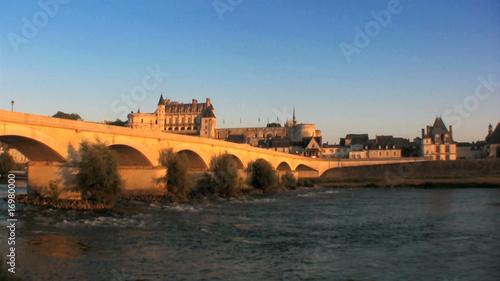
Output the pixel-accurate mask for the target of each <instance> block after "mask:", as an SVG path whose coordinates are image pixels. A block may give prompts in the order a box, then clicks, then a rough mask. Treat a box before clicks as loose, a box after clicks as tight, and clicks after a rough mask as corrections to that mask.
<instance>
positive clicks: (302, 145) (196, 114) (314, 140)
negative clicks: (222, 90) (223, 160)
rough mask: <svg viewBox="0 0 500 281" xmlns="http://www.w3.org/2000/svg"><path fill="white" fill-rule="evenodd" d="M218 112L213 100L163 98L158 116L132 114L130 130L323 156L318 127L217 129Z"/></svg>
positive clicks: (274, 125)
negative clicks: (172, 134) (216, 113)
mask: <svg viewBox="0 0 500 281" xmlns="http://www.w3.org/2000/svg"><path fill="white" fill-rule="evenodd" d="M214 112H215V109H214V107H213V105H212V103H211V101H210V99H209V98H207V99H206V101H205V103H198V101H197V100H196V99H193V100H192V102H191V103H187V104H185V103H180V102H177V101H171V100H170V99H165V98H164V97H163V94H162V95H161V96H160V100H159V101H158V105H157V109H156V111H155V112H154V113H141V111H140V110H137V112H136V113H134V112H131V113H130V114H129V115H128V121H127V124H126V126H128V127H131V128H134V129H142V130H157V131H163V132H168V133H175V134H186V135H193V136H200V137H206V138H215V139H223V140H226V141H230V142H235V143H245V144H249V145H252V146H258V147H261V148H266V149H271V150H274V151H281V152H287V153H293V154H298V155H304V156H310V157H320V156H321V140H322V135H321V130H316V126H315V125H314V124H302V123H299V122H297V120H296V119H295V109H294V111H293V120H292V121H287V122H286V123H285V124H284V126H281V124H278V123H271V124H267V126H266V127H251V128H222V129H217V128H216V127H217V118H216V116H215V113H214Z"/></svg>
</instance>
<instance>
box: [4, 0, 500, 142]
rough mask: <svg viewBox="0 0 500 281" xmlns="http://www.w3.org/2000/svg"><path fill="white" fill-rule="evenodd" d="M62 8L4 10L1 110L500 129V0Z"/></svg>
mask: <svg viewBox="0 0 500 281" xmlns="http://www.w3.org/2000/svg"><path fill="white" fill-rule="evenodd" d="M55 1H56V0H42V1H40V2H39V1H14V0H4V1H1V2H0V35H1V37H0V38H1V39H0V46H1V49H0V52H1V53H0V54H1V56H0V108H1V109H10V101H11V100H15V107H14V110H16V111H21V112H28V113H34V114H41V115H52V114H54V113H55V112H57V111H58V110H61V111H65V112H75V113H79V114H80V115H81V116H82V117H83V118H84V119H85V120H87V121H97V122H100V121H102V120H104V119H106V120H115V119H116V118H122V119H123V118H124V114H125V112H128V111H130V110H134V111H136V110H137V108H136V105H137V107H140V109H141V111H142V112H153V111H154V110H155V108H156V103H157V101H158V98H159V95H160V93H161V92H163V94H164V96H166V97H168V98H170V99H172V100H178V101H181V102H190V101H191V99H192V98H197V99H198V100H204V99H205V98H206V97H209V98H211V100H212V102H213V104H214V106H215V109H216V115H217V117H218V126H219V127H230V126H235V127H236V126H238V127H240V126H241V127H247V126H258V125H262V126H264V125H265V122H266V121H267V120H268V119H269V120H271V121H276V120H277V118H280V122H284V121H285V120H283V119H286V118H287V117H288V118H291V114H292V108H293V107H294V106H295V108H296V112H297V119H298V120H299V121H301V122H304V123H315V124H316V126H317V128H319V129H321V130H322V131H323V136H324V141H325V142H326V141H329V142H330V143H333V142H338V140H339V138H340V137H343V136H345V135H346V134H348V133H369V134H370V137H375V135H383V134H385V135H389V134H391V135H395V136H402V137H407V138H411V139H413V138H414V137H417V136H419V135H420V129H421V128H423V127H425V126H426V125H432V123H433V121H434V118H435V116H440V115H442V116H443V119H444V121H445V123H447V124H452V125H454V135H455V139H456V140H458V141H473V140H477V139H483V138H484V136H485V134H486V127H487V125H488V124H489V123H490V122H491V123H493V124H496V123H497V122H499V121H500V86H499V84H498V83H499V81H500V1H497V0H492V1H465V0H463V1H456V0H454V1H422V0H420V1H409V0H401V1H400V2H399V5H396V4H397V3H395V2H394V1H385V0H384V1H305V0H304V1H263V0H260V1H256V0H254V1H250V0H242V1H237V0H232V1H228V0H220V1H219V0H217V1H212V0H206V1H118V0H116V1H79V0H73V1H68V0H65V1H62V0H60V1H61V2H65V3H59V2H55ZM66 2H68V3H66ZM40 3H49V4H47V5H45V6H44V5H41V4H40ZM54 3H58V4H57V7H56V6H55V5H54ZM231 3H232V4H231ZM231 5H232V6H231ZM392 5H394V6H392ZM388 6H390V7H392V9H388ZM382 10H386V11H387V12H385V13H384V12H382V13H381V15H382V14H383V15H387V13H388V14H389V15H390V19H388V18H387V17H383V16H381V18H382V22H381V23H382V24H380V23H375V22H373V21H375V20H376V19H375V18H374V16H373V15H372V11H374V12H376V13H379V12H380V11H382ZM389 10H390V11H389ZM33 28H35V29H36V30H35V29H33ZM356 28H358V29H359V30H362V32H363V33H364V34H365V35H363V36H368V38H369V40H370V42H369V43H366V42H363V41H362V40H361V39H360V38H357V37H360V36H361V35H359V33H357V30H358V29H356ZM367 32H368V33H370V34H371V35H367V34H366V33H367ZM355 39H359V40H357V41H355ZM356 42H357V44H356ZM342 44H344V45H342ZM341 46H351V47H353V48H356V52H353V53H352V54H351V55H348V56H347V57H348V58H349V60H348V59H346V55H345V54H344V53H345V49H344V51H343V49H342V48H341ZM351 50H353V49H351ZM148 67H149V68H150V72H151V71H152V72H155V71H156V69H157V68H159V71H160V72H161V73H160V75H159V76H158V75H157V76H158V77H157V80H154V79H150V78H151V77H150V75H149V74H148V70H147V68H148ZM165 73H168V75H166V74H165ZM479 77H483V78H484V79H485V80H491V81H492V82H493V83H486V84H489V86H488V87H483V86H481V85H482V84H481V82H480V79H479ZM144 81H145V82H146V84H145V85H146V86H147V88H148V89H146V90H145V91H144V92H140V91H139V89H141V88H142V89H144V86H145V85H144ZM483 84H484V83H483ZM478 85H479V86H478ZM478 87H479V91H478V93H479V94H477V93H476V91H475V90H476V88H478ZM481 87H482V88H481ZM134 90H136V91H135V92H134ZM134 97H135V98H134ZM127 99H129V100H127ZM127 102H128V103H129V104H130V105H127ZM457 106H458V107H462V108H463V109H459V108H458V107H457ZM460 110H461V111H460ZM258 118H260V119H261V123H258ZM240 120H241V123H240ZM223 122H224V123H223Z"/></svg>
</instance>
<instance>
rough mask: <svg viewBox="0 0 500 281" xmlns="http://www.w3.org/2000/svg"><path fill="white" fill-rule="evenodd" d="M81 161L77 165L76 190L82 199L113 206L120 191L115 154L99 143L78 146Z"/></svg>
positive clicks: (83, 143) (120, 184) (85, 142)
mask: <svg viewBox="0 0 500 281" xmlns="http://www.w3.org/2000/svg"><path fill="white" fill-rule="evenodd" d="M79 154H80V157H81V161H80V162H79V163H78V164H77V168H78V174H77V175H76V182H77V188H78V190H79V191H80V192H81V195H82V199H84V200H89V201H91V202H93V203H102V204H106V205H113V204H114V203H115V201H116V199H118V196H119V194H120V192H121V189H122V184H123V183H122V180H121V178H120V175H119V174H118V160H117V159H116V156H115V154H114V153H113V152H112V151H111V150H110V149H109V148H108V147H107V146H106V145H105V144H104V143H101V142H99V141H98V142H97V143H93V144H91V143H89V142H87V141H84V142H82V143H81V144H80V150H79Z"/></svg>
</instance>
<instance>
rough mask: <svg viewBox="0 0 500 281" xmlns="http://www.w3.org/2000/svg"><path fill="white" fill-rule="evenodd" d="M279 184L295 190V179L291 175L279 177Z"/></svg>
mask: <svg viewBox="0 0 500 281" xmlns="http://www.w3.org/2000/svg"><path fill="white" fill-rule="evenodd" d="M281 184H282V185H283V186H284V187H286V188H288V189H295V188H297V179H296V178H295V176H294V175H293V174H292V173H290V172H286V174H284V175H282V176H281Z"/></svg>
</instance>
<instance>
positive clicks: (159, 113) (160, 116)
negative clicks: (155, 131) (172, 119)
mask: <svg viewBox="0 0 500 281" xmlns="http://www.w3.org/2000/svg"><path fill="white" fill-rule="evenodd" d="M156 118H157V119H156V120H157V122H158V128H159V129H160V130H166V129H167V128H166V114H165V99H164V98H163V94H161V95H160V100H159V101H158V108H157V109H156Z"/></svg>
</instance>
